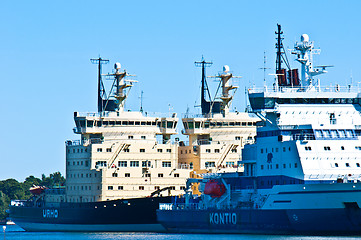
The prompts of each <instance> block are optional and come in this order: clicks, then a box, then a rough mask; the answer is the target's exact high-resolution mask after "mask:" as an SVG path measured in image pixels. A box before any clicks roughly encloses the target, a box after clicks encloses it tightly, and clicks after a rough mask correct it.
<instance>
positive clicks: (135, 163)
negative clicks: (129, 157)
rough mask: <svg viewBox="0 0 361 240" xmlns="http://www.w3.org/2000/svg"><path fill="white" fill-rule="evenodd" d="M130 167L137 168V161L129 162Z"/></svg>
mask: <svg viewBox="0 0 361 240" xmlns="http://www.w3.org/2000/svg"><path fill="white" fill-rule="evenodd" d="M130 167H139V161H130Z"/></svg>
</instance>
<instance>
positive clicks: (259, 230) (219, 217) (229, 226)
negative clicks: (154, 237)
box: [157, 209, 361, 235]
mask: <svg viewBox="0 0 361 240" xmlns="http://www.w3.org/2000/svg"><path fill="white" fill-rule="evenodd" d="M157 215H158V221H159V222H160V223H161V224H162V225H163V226H164V227H165V228H166V229H167V230H168V231H171V232H178V233H179V232H183V233H251V234H301V235H306V234H307V235H360V234H361V212H360V209H353V210H351V211H350V209H348V210H346V209H302V210H295V209H288V210H261V209H237V210H171V211H164V210H158V211H157Z"/></svg>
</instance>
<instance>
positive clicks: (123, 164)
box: [118, 161, 128, 167]
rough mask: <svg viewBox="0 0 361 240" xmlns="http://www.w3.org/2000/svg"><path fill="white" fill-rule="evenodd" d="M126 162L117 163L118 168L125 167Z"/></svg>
mask: <svg viewBox="0 0 361 240" xmlns="http://www.w3.org/2000/svg"><path fill="white" fill-rule="evenodd" d="M127 165H128V164H127V161H118V167H127Z"/></svg>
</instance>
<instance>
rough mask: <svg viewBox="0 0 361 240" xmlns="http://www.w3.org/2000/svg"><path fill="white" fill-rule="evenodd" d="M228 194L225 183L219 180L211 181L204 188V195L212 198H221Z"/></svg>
mask: <svg viewBox="0 0 361 240" xmlns="http://www.w3.org/2000/svg"><path fill="white" fill-rule="evenodd" d="M225 192H226V187H225V186H224V184H223V183H221V182H218V181H217V180H209V181H208V182H207V183H206V185H205V186H204V194H207V195H210V196H211V197H212V198H219V197H221V196H222V195H223V194H224V193H225Z"/></svg>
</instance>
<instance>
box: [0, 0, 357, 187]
mask: <svg viewBox="0 0 361 240" xmlns="http://www.w3.org/2000/svg"><path fill="white" fill-rule="evenodd" d="M360 9H361V1H312V2H300V1H211V0H208V1H106V0H105V1H91V0H88V1H65V0H64V1H8V0H3V1H1V3H0V33H1V35H0V36H1V37H0V56H1V58H0V73H1V75H0V79H1V88H0V110H1V113H0V114H1V117H0V127H1V133H0V134H1V135H0V136H1V137H0V152H1V153H0V163H1V167H0V179H6V178H10V177H12V178H16V179H18V180H21V181H22V180H24V178H25V177H27V176H29V175H35V176H37V177H40V176H41V174H42V173H45V174H49V173H52V172H54V171H61V172H62V173H63V174H64V173H65V151H64V149H65V145H64V142H65V140H67V139H79V136H76V135H74V134H73V132H72V128H73V127H74V123H73V112H74V111H80V112H95V111H96V91H97V90H96V87H97V84H96V81H97V68H96V65H93V64H91V63H90V61H89V59H90V58H96V57H98V56H99V55H101V56H102V57H103V58H107V59H110V61H111V64H108V65H106V66H104V72H110V71H111V70H112V69H111V68H112V66H113V63H114V62H116V61H118V62H120V63H121V64H122V66H123V67H124V68H125V69H127V71H128V72H129V73H132V74H136V75H137V80H138V81H139V83H138V84H137V85H136V86H135V87H134V88H133V89H132V92H131V97H130V98H129V100H128V102H127V107H128V108H130V109H133V110H138V109H139V105H140V101H139V95H140V92H141V91H144V95H143V96H144V100H143V108H144V109H145V110H146V111H148V112H168V109H169V105H170V106H171V107H172V108H173V110H174V111H175V112H177V113H178V114H179V116H180V115H181V114H182V113H184V112H186V109H187V107H189V108H190V110H191V112H196V111H197V109H194V108H193V106H194V105H195V103H196V102H199V95H200V93H199V92H200V74H201V72H200V69H199V68H196V67H195V66H194V61H197V60H200V59H201V57H202V55H203V56H204V57H205V59H206V60H209V61H213V63H214V64H213V66H212V67H211V68H208V69H207V71H208V75H213V74H216V73H218V72H219V71H220V70H221V69H222V66H223V65H225V64H227V65H229V66H230V68H231V71H233V73H234V74H236V75H240V76H242V77H243V78H242V79H241V80H240V82H239V86H240V89H239V91H238V93H237V96H236V99H235V100H234V105H233V107H236V108H237V109H238V110H243V109H244V107H245V95H244V89H245V87H247V86H249V85H250V84H256V85H258V86H261V85H262V83H263V71H262V70H260V69H259V68H261V67H263V55H264V51H265V52H266V56H267V67H269V68H271V69H270V70H269V72H268V73H273V72H274V66H275V48H274V46H275V34H274V32H275V30H276V24H277V23H280V24H281V25H282V28H283V31H284V37H285V40H284V45H285V47H286V48H292V47H293V44H294V42H295V41H299V38H300V35H301V34H303V33H307V34H309V36H310V39H311V40H313V41H315V46H316V47H320V48H321V49H322V52H321V55H320V56H317V57H316V58H315V64H322V65H334V66H335V67H334V68H331V69H329V73H328V74H327V75H322V76H320V78H321V81H322V83H323V84H324V85H328V84H331V83H333V84H335V83H338V84H340V85H345V84H347V83H349V81H350V76H351V74H352V76H353V81H354V83H357V82H361V68H360V65H361V60H360V58H361V50H360V47H359V45H360V39H361V15H360V13H359V11H360ZM289 58H290V59H291V63H292V66H294V67H298V64H297V63H296V62H295V61H293V58H292V57H290V56H289ZM271 81H272V77H271V76H269V77H267V82H268V83H271ZM211 85H212V86H213V87H215V83H213V82H212V83H211Z"/></svg>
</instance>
